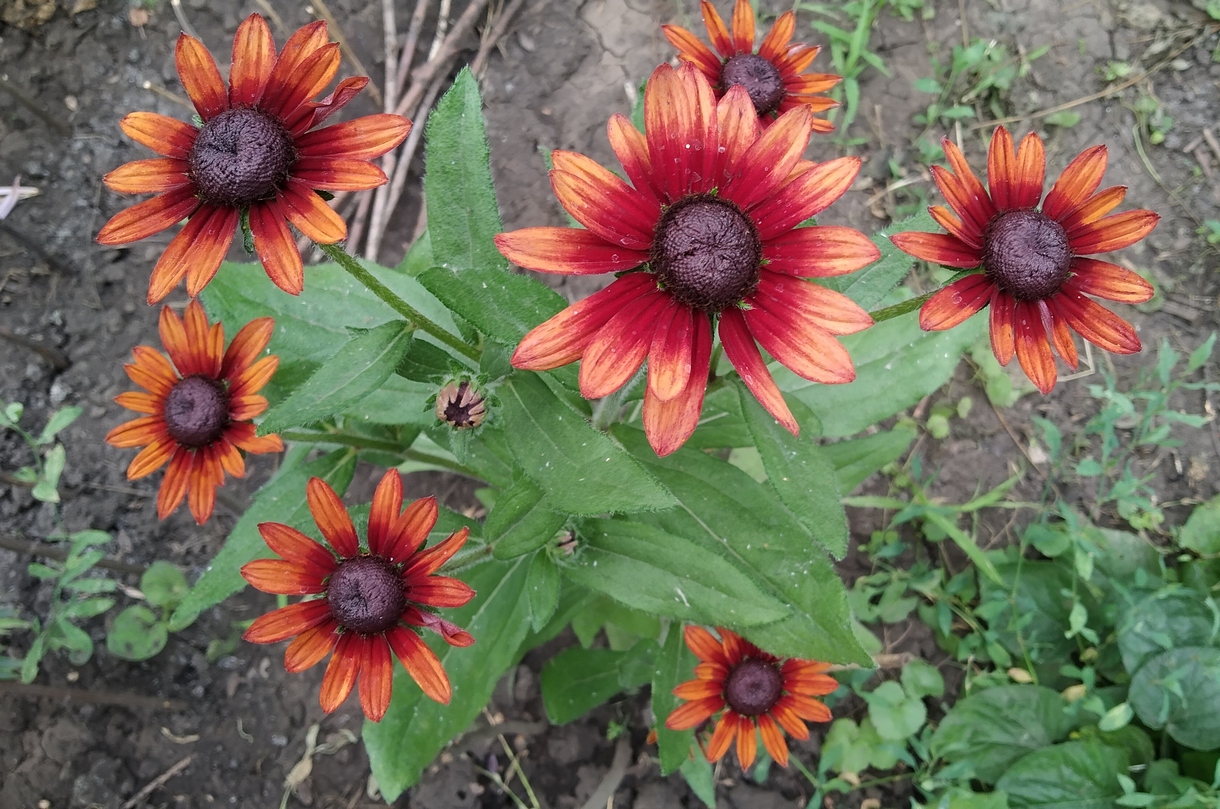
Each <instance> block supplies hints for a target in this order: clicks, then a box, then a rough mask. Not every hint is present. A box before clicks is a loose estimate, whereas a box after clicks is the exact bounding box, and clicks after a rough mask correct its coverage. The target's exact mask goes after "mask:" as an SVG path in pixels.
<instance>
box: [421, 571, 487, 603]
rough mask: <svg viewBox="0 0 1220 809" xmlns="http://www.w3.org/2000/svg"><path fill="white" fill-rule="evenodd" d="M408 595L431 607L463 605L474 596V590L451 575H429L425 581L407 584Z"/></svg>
mask: <svg viewBox="0 0 1220 809" xmlns="http://www.w3.org/2000/svg"><path fill="white" fill-rule="evenodd" d="M407 597H408V598H409V599H411V601H412V602H414V603H416V604H423V605H425V606H429V607H448V608H454V607H461V606H465V604H466V603H467V602H469V601H470V599H472V598H474V590H472V589H470V585H469V584H467V583H466V582H464V581H462V580H461V579H455V578H452V577H451V576H428V577H427V578H426V579H425V580H424V581H421V582H412V583H409V584H408V585H407Z"/></svg>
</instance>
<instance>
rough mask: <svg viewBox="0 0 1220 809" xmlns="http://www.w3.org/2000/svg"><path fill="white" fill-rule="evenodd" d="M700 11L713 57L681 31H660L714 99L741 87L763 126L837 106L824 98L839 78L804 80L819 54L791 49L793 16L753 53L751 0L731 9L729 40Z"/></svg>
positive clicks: (712, 12)
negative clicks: (800, 111) (800, 110)
mask: <svg viewBox="0 0 1220 809" xmlns="http://www.w3.org/2000/svg"><path fill="white" fill-rule="evenodd" d="M701 8H702V11H703V24H704V26H705V27H706V28H707V35H708V38H709V39H710V40H711V41H712V45H713V46H714V47H715V48H716V52H713V51H712V50H711V48H708V47H707V46H706V45H704V44H703V43H702V42H701V41H700V40H699V38H698V37H697V36H695V35H694V34H693V33H691V32H690V31H688V30H686V29H685V28H682V27H680V26H677V25H663V26H661V30H662V31H664V33H665V38H666V39H668V40H669V42H670V44H672V45H673V46H674V47H675V48H677V49H678V58H679V59H681V60H682V61H684V62H689V63H690V64H692V65H694V66H695V67H697V68H699V70H701V71H702V72H703V75H704V76H706V77H707V80H708V82H710V83H711V85H712V87H713V88H715V90H716V93H717V95H723V94H724V93H726V92H728V90H729V88H730V87H734V86H741V87H744V88H745V90H746V92H747V93H749V94H750V101H752V102H753V104H754V109H755V110H756V111H757V112H758V115H759V116H760V117H761V118H762V120H763V122H764V124H765V123H769V122H770V121H771V120H773V119H774V118H775V116H776V115H782V114H783V113H785V112H787V111H788V110H790V109H793V108H795V107H802V106H803V107H807V108H808V109H809V111H810V112H824V111H826V110H828V109H831V108H833V107H837V106H838V102H837V101H833V100H831V99H829V98H827V97H826V96H824V95H822V93H825V92H826V91H827V90H829V89H831V88H832V87H834V86H835V85H836V84H838V83H839V82H841V81H842V80H843V77H842V76H836V75H834V74H831V73H810V74H805V71H806V70H808V69H809V66H810V65H812V64H813V60H814V59H815V58H816V57H817V55H818V51H820V50H821V48H818V47H814V46H810V45H806V44H804V43H801V42H798V43H796V44H789V43H790V42H791V41H792V34H793V33H794V32H795V31H796V15H795V14H793V13H792V12H791V11H785V12H784V13H783V14H781V15H780V16H779V19H778V20H776V21H775V24H774V25H773V26H771V30H770V31H769V32H768V33H767V36H766V37H765V38H764V39H763V41H762V45H761V46H759V48H758V53H755V52H754V9H753V7H752V6H751V5H750V2H749V0H737V4H736V5H735V6H734V7H733V32H732V34H730V33H729V29H728V28H727V27H725V24H724V20H723V19H721V17H720V15H719V14H718V13H717V12H716V7H715V6H713V5H712V4H711V3H710V2H709V0H702V4H701ZM717 52H718V53H717ZM812 126H813V131H814V132H830V131H832V130H833V129H834V124H832V123H830V122H829V121H825V120H822V119H821V118H814V119H813V121H812Z"/></svg>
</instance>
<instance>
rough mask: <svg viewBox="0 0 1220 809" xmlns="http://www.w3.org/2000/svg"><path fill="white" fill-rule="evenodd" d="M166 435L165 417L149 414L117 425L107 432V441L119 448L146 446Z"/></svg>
mask: <svg viewBox="0 0 1220 809" xmlns="http://www.w3.org/2000/svg"><path fill="white" fill-rule="evenodd" d="M165 435H168V433H166V431H165V419H164V418H162V417H161V416H148V417H145V418H140V419H133V420H131V421H128V422H125V423H123V424H120V425H119V426H118V427H115V428H114V429H113V430H111V431H110V432H108V433H107V434H106V443H107V444H109V445H110V446H112V447H118V448H119V449H129V448H131V447H146V446H148V445H149V444H151V443H152V442H153V441H156V440H157V439H158V438H160V437H162V436H165Z"/></svg>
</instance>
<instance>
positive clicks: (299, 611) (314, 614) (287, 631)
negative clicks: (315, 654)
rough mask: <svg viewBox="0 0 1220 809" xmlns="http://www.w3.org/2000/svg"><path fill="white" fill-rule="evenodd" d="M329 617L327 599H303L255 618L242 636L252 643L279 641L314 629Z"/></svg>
mask: <svg viewBox="0 0 1220 809" xmlns="http://www.w3.org/2000/svg"><path fill="white" fill-rule="evenodd" d="M329 617H330V604H328V603H327V602H326V599H324V598H319V599H315V600H314V601H301V602H299V603H296V604H289V605H288V606H287V607H280V608H279V609H278V610H273V611H272V612H269V613H267V614H266V615H260V616H259V617H257V618H255V619H254V623H252V624H250V628H249V629H247V630H246V631H245V633H244V634H242V636H241V638H242V640H245V641H249V642H250V643H279V642H280V641H282V640H287V639H288V638H292V637H296V636H297V635H300V634H301V633H302V632H305V631H306V630H308V629H313V628H314V627H315V626H317V625H318V624H321V623H324V622H325V621H326V619H327V618H329Z"/></svg>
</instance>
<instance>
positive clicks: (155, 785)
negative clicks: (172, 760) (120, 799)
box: [123, 753, 195, 809]
mask: <svg viewBox="0 0 1220 809" xmlns="http://www.w3.org/2000/svg"><path fill="white" fill-rule="evenodd" d="M193 758H195V754H194V753H191V754H190V755H189V756H187V757H186V758H184V759H182V761H179V762H178V763H177V764H175V765H174V766H172V767H170V768H169V769H168V770H166V771H165V772H163V773H161V774H160V775H158V776H157V777H156V778H154V779H153V780H151V781H149V782H148V786H146V787H144V788H143V789H141V790H140V791H139V792H137V793H136V794H135V795H133V796H132V797H131V800H129V801H128V802H127V803H125V804H123V809H135V807H137V806H139V805H140V804H141V803H143V802H144V799H145V798H147V797H148V796H149V795H151V794H153V792H155V791H157V790H158V789H160V788H161V787H163V786H164V785H165V782H166V781H168V780H169V779H171V778H173V777H174V776H175V775H177V774H178V773H180V772H182V771H183V770H185V769H186V768H187V767H189V766H190V764H191V760H192V759H193Z"/></svg>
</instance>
